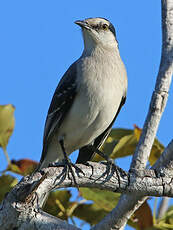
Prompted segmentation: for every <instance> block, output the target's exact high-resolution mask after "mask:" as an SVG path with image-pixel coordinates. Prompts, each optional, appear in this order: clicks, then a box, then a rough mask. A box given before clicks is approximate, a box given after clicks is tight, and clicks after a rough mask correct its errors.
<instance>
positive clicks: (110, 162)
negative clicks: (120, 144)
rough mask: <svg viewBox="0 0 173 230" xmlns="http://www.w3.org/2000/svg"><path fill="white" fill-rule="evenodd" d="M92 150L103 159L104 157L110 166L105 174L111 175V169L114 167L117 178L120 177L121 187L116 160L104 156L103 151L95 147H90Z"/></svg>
mask: <svg viewBox="0 0 173 230" xmlns="http://www.w3.org/2000/svg"><path fill="white" fill-rule="evenodd" d="M90 148H91V149H92V150H93V151H94V152H95V153H97V154H99V155H100V156H101V157H103V158H104V159H105V160H106V161H107V163H108V164H109V165H110V167H109V169H107V170H106V172H105V173H104V175H105V174H109V172H110V171H111V168H112V166H114V169H115V171H116V174H117V177H118V183H119V186H120V177H119V173H118V169H117V166H116V165H115V164H114V160H113V159H111V158H109V157H108V156H107V155H106V154H104V153H103V152H102V151H100V150H99V149H98V148H96V147H95V146H93V145H90Z"/></svg>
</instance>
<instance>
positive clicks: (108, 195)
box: [80, 188, 120, 212]
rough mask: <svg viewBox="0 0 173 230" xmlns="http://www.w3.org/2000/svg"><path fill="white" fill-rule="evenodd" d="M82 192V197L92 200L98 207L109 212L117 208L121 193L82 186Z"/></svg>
mask: <svg viewBox="0 0 173 230" xmlns="http://www.w3.org/2000/svg"><path fill="white" fill-rule="evenodd" d="M80 192H81V195H82V197H84V198H85V199H87V200H92V201H93V202H94V204H96V205H97V207H99V208H100V209H103V210H105V211H108V212H109V211H111V210H112V209H113V208H115V206H116V204H117V202H118V200H119V197H120V194H119V193H114V192H110V191H105V190H99V189H95V188H94V189H93V188H92V189H91V188H80Z"/></svg>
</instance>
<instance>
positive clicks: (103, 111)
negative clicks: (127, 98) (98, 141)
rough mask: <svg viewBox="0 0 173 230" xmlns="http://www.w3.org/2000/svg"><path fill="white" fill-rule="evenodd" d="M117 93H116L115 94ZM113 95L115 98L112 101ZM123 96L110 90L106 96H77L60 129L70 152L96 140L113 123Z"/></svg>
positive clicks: (60, 134) (60, 133)
mask: <svg viewBox="0 0 173 230" xmlns="http://www.w3.org/2000/svg"><path fill="white" fill-rule="evenodd" d="M114 94H115V95H114ZM112 97H113V98H115V100H114V101H113V103H112ZM120 101H121V96H120V95H117V94H116V93H112V92H111V94H110V93H109V92H108V93H107V94H106V96H105V95H104V97H103V96H102V95H98V93H97V97H95V96H94V95H92V96H91V98H87V96H86V94H85V95H84V96H81V95H79V96H77V98H76V99H75V103H74V104H73V106H72V108H71V109H70V112H69V114H68V115H67V117H66V118H65V121H64V122H63V125H62V126H61V128H60V129H59V136H61V137H63V138H64V144H65V148H66V151H67V153H68V154H70V153H71V152H73V151H74V150H76V149H79V148H81V147H83V146H85V145H88V144H90V143H92V141H94V139H95V138H96V137H98V136H99V135H100V134H101V133H102V132H104V131H105V129H106V128H107V127H108V126H109V125H110V124H111V122H112V121H113V119H114V116H115V114H116V112H117V110H118V107H119V104H120Z"/></svg>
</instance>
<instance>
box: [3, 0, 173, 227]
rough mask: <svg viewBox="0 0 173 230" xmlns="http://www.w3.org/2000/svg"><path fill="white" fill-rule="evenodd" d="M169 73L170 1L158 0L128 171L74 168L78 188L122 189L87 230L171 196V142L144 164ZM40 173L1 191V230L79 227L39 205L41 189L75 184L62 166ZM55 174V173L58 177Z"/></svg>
mask: <svg viewBox="0 0 173 230" xmlns="http://www.w3.org/2000/svg"><path fill="white" fill-rule="evenodd" d="M172 73H173V1H172V0H162V57H161V62H160V68H159V73H158V77H157V81H156V86H155V89H154V92H153V95H152V98H151V103H150V106H149V111H148V115H147V118H146V121H145V124H144V128H143V132H142V135H141V138H140V141H139V144H138V146H137V148H136V151H135V154H134V156H133V159H132V163H131V168H130V172H129V173H127V172H125V171H123V170H122V169H120V168H115V167H113V166H112V167H110V168H109V167H108V166H106V165H105V164H104V163H90V166H85V165H78V167H79V168H80V169H81V170H83V171H84V172H85V175H83V174H80V173H79V172H74V173H75V177H76V181H77V183H78V185H79V186H81V187H95V188H100V189H105V190H110V191H114V192H121V193H122V196H121V198H120V200H119V203H118V205H117V206H116V208H115V209H113V210H112V211H111V212H110V213H109V214H108V215H107V216H106V217H105V218H104V219H103V220H102V221H101V222H100V223H98V224H97V225H95V226H94V227H92V230H97V229H98V230H109V229H112V230H113V229H123V228H124V226H125V225H126V223H127V220H128V219H129V218H130V216H131V215H132V214H133V213H134V211H135V210H136V209H137V208H138V207H139V206H140V205H141V204H142V203H143V202H144V201H145V200H146V198H147V196H158V197H162V196H167V197H173V182H172V177H173V170H172V169H173V141H171V142H170V144H169V145H168V147H167V148H166V149H165V151H164V153H163V154H162V155H161V157H160V159H159V160H158V161H157V162H156V164H155V165H154V166H153V167H152V168H151V169H149V170H146V169H145V167H146V164H147V161H148V157H149V154H150V151H151V147H152V144H153V141H154V138H155V135H156V132H157V129H158V125H159V122H160V119H161V116H162V113H163V111H164V108H165V106H166V102H167V98H168V92H169V87H170V83H171V78H172ZM42 173H43V174H41V173H39V172H37V173H35V174H34V175H32V176H30V177H29V176H27V177H24V178H23V179H22V181H21V182H20V183H19V184H18V185H17V186H15V188H14V189H12V191H11V192H10V193H9V194H7V195H6V197H5V199H4V201H3V203H2V204H1V206H0V230H1V229H2V230H6V229H10V230H11V229H22V230H25V229H33V230H34V229H42V230H44V229H46V230H49V229H61V230H65V229H69V230H71V229H72V230H73V229H74V230H75V229H76V230H77V229H79V228H77V227H75V226H72V225H69V224H68V223H66V222H64V221H62V220H60V219H58V218H55V217H53V216H51V215H48V214H47V213H45V212H43V211H42V210H41V209H40V206H39V204H40V200H41V199H42V198H43V197H44V195H45V193H46V192H48V191H50V190H52V189H54V188H61V187H69V186H75V184H74V183H73V180H71V179H69V178H65V177H64V174H63V168H53V167H52V168H48V169H45V170H43V172H42ZM57 175H58V176H57Z"/></svg>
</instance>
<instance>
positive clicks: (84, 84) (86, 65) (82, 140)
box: [39, 17, 127, 169]
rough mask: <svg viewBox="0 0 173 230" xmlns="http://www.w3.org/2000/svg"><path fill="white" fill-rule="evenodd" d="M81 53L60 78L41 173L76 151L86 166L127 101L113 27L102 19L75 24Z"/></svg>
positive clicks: (41, 161)
mask: <svg viewBox="0 0 173 230" xmlns="http://www.w3.org/2000/svg"><path fill="white" fill-rule="evenodd" d="M75 24H77V25H78V26H79V27H80V28H81V31H82V35H83V41H84V50H83V52H82V55H81V56H80V57H79V58H78V59H77V60H76V61H75V62H74V63H73V64H72V65H71V66H70V67H69V68H68V70H67V71H66V72H65V74H64V75H63V77H62V78H61V80H60V82H59V84H58V86H57V88H56V90H55V92H54V95H53V98H52V101H51V103H50V107H49V110H48V114H47V118H46V122H45V127H44V135H43V149H42V156H41V159H40V163H39V169H42V168H45V167H48V166H49V165H50V164H51V163H54V162H56V163H60V164H61V162H63V161H64V160H65V163H68V156H69V154H71V153H72V152H74V151H75V150H79V155H78V158H77V160H76V163H83V164H84V163H86V162H88V161H90V160H91V159H92V158H93V156H94V154H95V153H96V152H99V149H100V147H101V146H102V144H103V143H104V141H105V139H106V138H107V137H108V135H109V133H110V131H111V129H112V125H113V123H114V121H115V119H116V117H117V115H118V113H119V112H120V110H121V108H122V106H123V105H124V104H125V101H126V94H127V73H126V68H125V65H124V63H123V61H122V59H121V57H120V53H119V46H118V41H117V38H116V32H115V28H114V26H113V24H112V23H111V22H110V21H109V20H107V19H105V18H102V17H96V18H86V19H84V20H77V21H75Z"/></svg>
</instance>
